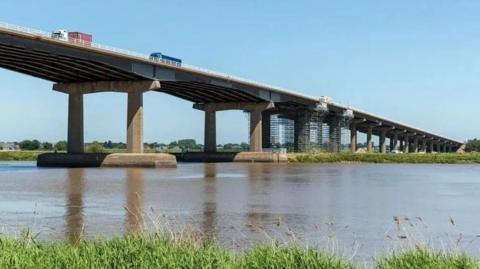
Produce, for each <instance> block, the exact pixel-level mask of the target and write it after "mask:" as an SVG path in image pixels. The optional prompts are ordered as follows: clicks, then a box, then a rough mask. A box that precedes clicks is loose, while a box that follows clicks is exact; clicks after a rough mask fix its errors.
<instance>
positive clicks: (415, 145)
mask: <svg viewBox="0 0 480 269" xmlns="http://www.w3.org/2000/svg"><path fill="white" fill-rule="evenodd" d="M413 152H414V153H418V136H415V137H414V138H413Z"/></svg>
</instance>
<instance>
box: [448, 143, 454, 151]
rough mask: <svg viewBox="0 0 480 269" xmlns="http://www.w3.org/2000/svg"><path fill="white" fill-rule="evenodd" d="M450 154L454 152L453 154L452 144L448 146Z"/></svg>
mask: <svg viewBox="0 0 480 269" xmlns="http://www.w3.org/2000/svg"><path fill="white" fill-rule="evenodd" d="M448 152H449V153H452V152H453V150H452V144H448Z"/></svg>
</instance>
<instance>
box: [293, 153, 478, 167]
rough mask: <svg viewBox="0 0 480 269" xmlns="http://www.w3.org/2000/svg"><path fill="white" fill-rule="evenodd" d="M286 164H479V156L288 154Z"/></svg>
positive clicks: (474, 154) (472, 154) (467, 154)
mask: <svg viewBox="0 0 480 269" xmlns="http://www.w3.org/2000/svg"><path fill="white" fill-rule="evenodd" d="M288 162H290V163H424V164H435V163H440V164H480V154H479V153H465V154H452V153H448V154H380V153H355V154H353V153H289V154H288Z"/></svg>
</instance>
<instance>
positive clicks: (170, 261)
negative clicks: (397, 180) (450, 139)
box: [0, 235, 354, 269]
mask: <svg viewBox="0 0 480 269" xmlns="http://www.w3.org/2000/svg"><path fill="white" fill-rule="evenodd" d="M0 268H292V269H293V268H325V269H326V268H342V269H344V268H345V269H349V268H354V267H353V265H352V264H350V263H349V262H347V261H344V260H342V259H340V258H336V257H332V256H326V255H323V254H321V253H319V252H317V251H315V250H311V249H307V248H299V247H289V248H287V247H280V246H277V245H274V244H273V245H271V246H259V247H256V248H254V249H252V250H250V251H248V252H245V253H243V254H238V255H234V254H232V253H230V252H228V251H226V250H223V249H221V248H219V247H217V246H216V245H215V244H213V243H204V242H200V241H195V240H193V239H188V240H182V241H173V240H166V239H163V238H162V237H160V236H135V235H130V236H126V237H122V238H116V239H110V240H96V241H88V242H87V241H80V242H79V243H78V244H77V245H75V246H72V245H69V244H66V243H54V242H50V243H47V242H36V241H35V240H32V239H21V240H18V239H6V238H2V239H1V241H0Z"/></svg>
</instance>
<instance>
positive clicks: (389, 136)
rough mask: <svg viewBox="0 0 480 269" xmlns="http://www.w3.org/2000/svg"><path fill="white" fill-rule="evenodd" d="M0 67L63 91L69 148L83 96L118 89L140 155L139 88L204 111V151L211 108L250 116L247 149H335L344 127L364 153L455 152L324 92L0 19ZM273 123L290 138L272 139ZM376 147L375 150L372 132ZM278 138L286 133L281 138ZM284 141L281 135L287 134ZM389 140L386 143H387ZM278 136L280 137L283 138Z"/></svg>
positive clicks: (210, 136)
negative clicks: (362, 141) (362, 140)
mask: <svg viewBox="0 0 480 269" xmlns="http://www.w3.org/2000/svg"><path fill="white" fill-rule="evenodd" d="M0 67H2V68H5V69H8V70H12V71H15V72H19V73H22V74H26V75H30V76H34V77H37V78H41V79H44V80H48V81H51V82H53V83H54V84H53V90H55V91H58V92H62V93H65V94H68V96H69V99H68V103H69V104H68V150H67V151H68V153H69V154H82V153H83V152H84V136H83V133H84V122H83V96H84V95H85V94H93V93H97V92H124V93H126V94H127V96H128V104H127V106H128V109H127V126H126V129H127V150H128V153H132V154H142V153H143V152H144V149H143V93H144V92H146V91H156V92H161V93H166V94H169V95H173V96H176V97H178V98H181V99H184V100H187V101H190V102H192V103H193V108H194V109H199V110H202V111H204V113H205V136H204V139H205V141H204V147H205V152H207V153H214V152H215V151H216V145H217V143H216V112H217V111H222V110H242V111H246V112H248V113H249V115H250V116H249V117H250V121H249V122H250V124H249V125H250V127H249V128H250V151H251V152H262V151H264V149H270V148H272V147H274V146H276V145H279V144H288V145H289V149H291V150H293V151H297V152H305V151H310V150H316V149H320V150H327V151H331V152H338V151H341V150H345V149H344V148H343V147H342V145H343V144H342V134H345V132H346V131H347V132H349V133H350V135H349V141H348V143H347V144H348V145H349V146H348V150H350V151H352V152H356V151H357V145H358V143H357V134H358V133H359V132H362V133H365V134H366V136H367V143H366V144H367V146H366V151H368V152H373V151H375V150H376V151H379V152H381V153H386V152H389V151H395V152H398V151H403V152H419V151H423V152H455V151H456V150H458V149H459V148H460V147H461V146H462V144H463V142H461V141H456V140H454V139H450V138H447V137H444V136H442V135H439V134H434V133H432V132H429V131H425V130H422V129H420V128H417V127H414V126H410V125H407V124H403V123H400V122H397V121H394V120H391V119H388V118H385V117H381V116H378V115H374V114H372V113H368V112H365V111H361V110H358V109H353V108H351V107H346V106H343V105H340V104H338V103H336V102H334V101H332V100H331V99H330V98H314V97H310V96H306V95H303V94H300V93H296V92H293V91H291V90H287V89H282V88H279V87H275V86H270V85H266V84H263V83H258V82H255V81H251V80H247V79H242V78H237V77H234V76H230V75H226V74H222V73H218V72H213V71H209V70H205V69H202V68H198V67H193V66H189V65H186V64H181V65H174V64H169V63H167V62H162V61H158V60H152V59H150V57H149V55H143V54H140V53H136V52H131V51H126V50H122V49H116V48H112V47H108V46H103V45H99V44H95V43H88V44H85V43H81V42H71V41H70V42H69V41H62V40H58V39H54V38H51V35H50V33H47V32H43V31H39V30H33V29H29V28H25V27H20V26H15V25H11V24H7V23H0ZM279 128H284V129H288V130H287V131H286V130H283V131H282V133H285V132H287V133H289V134H291V135H289V136H288V139H289V141H287V142H288V143H285V141H279V139H280V138H279V130H278V129H279ZM374 136H378V141H379V146H378V148H377V149H376V148H374V146H373V137H374ZM283 139H284V140H285V137H283ZM288 139H287V140H288ZM387 140H388V141H389V143H388V142H387ZM282 142H283V143H282Z"/></svg>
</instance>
